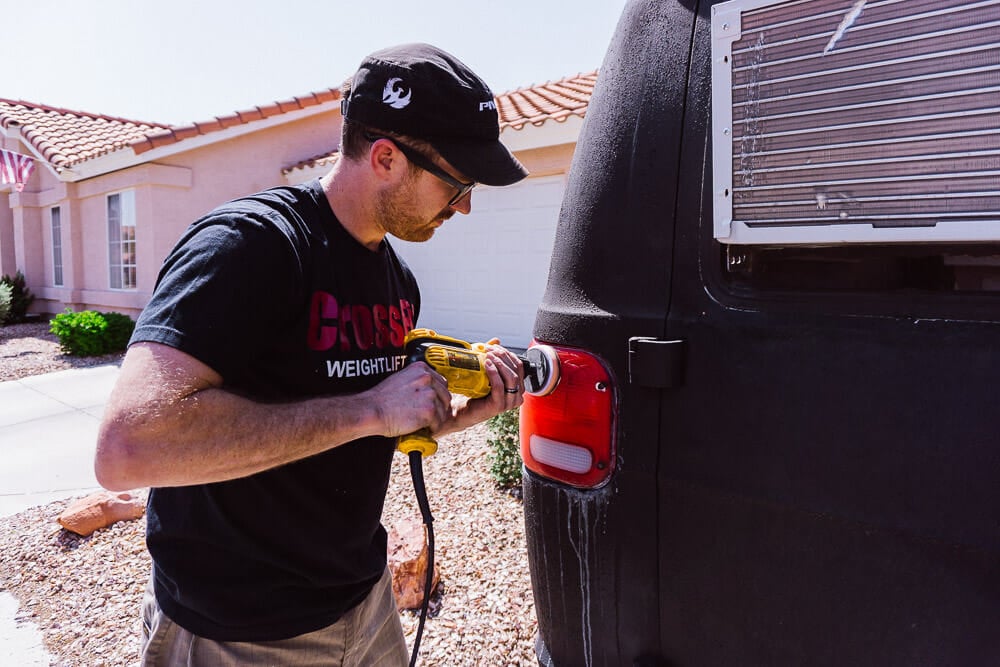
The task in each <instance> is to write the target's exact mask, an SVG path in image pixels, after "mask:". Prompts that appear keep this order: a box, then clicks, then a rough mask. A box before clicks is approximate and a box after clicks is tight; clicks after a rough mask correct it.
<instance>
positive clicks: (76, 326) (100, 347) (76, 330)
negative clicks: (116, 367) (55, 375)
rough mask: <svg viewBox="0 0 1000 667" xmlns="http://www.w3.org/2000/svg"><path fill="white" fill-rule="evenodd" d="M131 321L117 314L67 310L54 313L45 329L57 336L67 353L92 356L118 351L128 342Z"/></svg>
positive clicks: (133, 323)
mask: <svg viewBox="0 0 1000 667" xmlns="http://www.w3.org/2000/svg"><path fill="white" fill-rule="evenodd" d="M133 328H135V322H133V321H132V318H130V317H128V316H127V315H122V314H121V313H98V312H96V311H93V310H84V311H81V312H79V313H75V312H73V311H72V310H70V309H68V308H67V309H66V312H64V313H60V314H59V315H56V316H55V317H54V318H53V319H52V322H51V324H50V325H49V330H50V331H51V332H52V333H54V334H55V335H56V336H57V337H58V338H59V346H60V347H62V349H63V351H64V352H66V353H67V354H71V355H74V356H77V357H94V356H98V355H101V354H107V353H109V352H119V351H121V350H124V349H125V347H126V346H127V345H128V340H129V337H130V336H131V335H132V329H133Z"/></svg>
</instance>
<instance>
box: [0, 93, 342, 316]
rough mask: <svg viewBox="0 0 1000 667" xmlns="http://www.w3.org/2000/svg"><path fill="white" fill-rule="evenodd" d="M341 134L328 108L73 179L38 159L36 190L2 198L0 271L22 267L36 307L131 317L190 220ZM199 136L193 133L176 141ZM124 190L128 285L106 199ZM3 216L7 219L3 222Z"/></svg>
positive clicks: (272, 180)
mask: <svg viewBox="0 0 1000 667" xmlns="http://www.w3.org/2000/svg"><path fill="white" fill-rule="evenodd" d="M220 134H221V135H225V133H224V132H223V133H220ZM339 135H340V114H339V113H338V112H336V111H330V112H328V113H323V114H318V115H313V116H310V117H306V118H302V119H300V120H296V121H292V122H287V123H283V124H279V125H275V126H272V127H268V128H264V129H260V130H257V131H254V132H251V133H248V134H243V135H241V136H235V137H230V138H226V139H224V140H222V141H215V142H213V143H208V144H206V145H202V146H200V147H197V148H191V149H188V150H183V151H178V150H174V151H172V154H168V155H165V156H162V157H159V158H157V157H155V155H156V154H155V153H152V154H151V155H153V156H154V157H153V159H152V160H151V161H149V162H145V163H142V164H139V165H136V166H132V167H128V168H125V169H121V170H119V171H114V172H112V173H108V174H103V175H100V176H96V177H93V178H89V179H86V180H83V181H80V182H76V183H72V182H62V181H60V180H59V179H58V178H57V177H56V176H55V175H54V174H53V173H52V172H51V171H50V170H49V169H46V168H45V167H42V168H41V169H38V170H36V174H37V175H36V178H37V179H38V180H35V179H34V178H33V179H32V183H31V185H32V186H34V187H35V188H37V191H34V192H28V191H26V192H23V193H20V194H11V202H10V204H11V207H0V208H3V209H4V210H3V211H2V212H0V261H2V263H3V265H2V266H0V271H2V272H4V273H11V274H12V273H13V272H14V271H15V270H21V271H22V272H23V273H24V274H25V276H26V278H27V283H28V287H29V289H31V290H32V292H33V293H34V294H35V296H36V300H35V304H34V306H33V308H32V310H33V311H35V312H41V313H49V314H53V313H58V312H61V311H63V310H64V309H65V308H67V307H70V308H72V309H73V310H83V309H94V310H115V311H119V312H125V313H127V314H129V315H131V316H133V317H134V316H136V315H138V313H139V311H140V310H141V309H142V307H143V306H144V305H145V303H146V302H147V301H148V299H149V296H150V294H151V293H152V290H153V287H154V284H155V281H156V276H157V273H158V271H159V268H160V264H161V263H162V262H163V259H164V258H165V257H166V255H167V253H169V252H170V250H171V249H172V248H173V246H174V244H175V242H176V241H177V239H178V238H179V237H180V235H181V234H182V233H183V231H184V230H185V229H186V228H187V226H188V225H189V224H191V223H192V222H193V221H194V220H196V219H197V218H198V217H200V216H201V215H203V214H205V213H207V212H208V211H210V210H211V209H212V208H214V207H215V206H217V205H218V204H220V203H222V202H224V201H227V200H229V199H232V198H235V197H239V196H241V195H245V194H250V193H253V192H256V191H258V190H262V189H265V188H268V187H273V186H276V185H281V184H283V183H284V182H285V181H284V178H283V176H282V173H281V170H282V168H284V167H288V166H291V165H294V164H296V163H298V162H300V161H302V160H306V159H308V158H311V157H315V156H317V155H320V154H322V153H326V152H329V151H330V150H332V149H334V148H335V147H336V146H337V144H338V143H339ZM207 138H208V139H213V137H211V136H210V135H209V136H208V137H207ZM197 143H198V142H196V141H190V140H189V141H187V142H181V143H180V144H177V145H176V147H175V148H181V147H184V146H185V144H188V145H197ZM37 172H41V173H40V174H38V173H37ZM36 183H37V185H36ZM124 190H132V191H133V192H134V193H135V207H136V246H137V247H136V254H137V286H136V289H134V290H114V289H111V288H109V287H108V285H109V275H108V274H109V269H108V230H107V198H108V196H109V195H111V194H113V193H116V192H122V191H124ZM53 206H59V207H60V216H61V225H62V257H63V277H64V285H63V286H61V287H60V286H56V285H54V284H53V283H54V280H53V275H54V274H53V269H54V267H53V260H52V257H53V253H52V245H53V242H52V234H51V213H50V211H51V209H52V207H53ZM4 216H8V217H9V218H10V220H9V221H8V222H7V224H4ZM5 230H6V231H5ZM5 234H6V236H4V235H5ZM7 237H10V239H8V238H7ZM11 245H13V249H14V252H13V253H11V252H10V249H11ZM8 255H13V256H10V257H8ZM11 263H13V266H9V265H10V264H11Z"/></svg>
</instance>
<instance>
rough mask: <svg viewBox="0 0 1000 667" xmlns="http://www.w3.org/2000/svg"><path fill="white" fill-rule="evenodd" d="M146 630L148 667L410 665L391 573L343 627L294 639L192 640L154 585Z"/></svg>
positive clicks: (145, 611) (145, 606) (147, 599)
mask: <svg viewBox="0 0 1000 667" xmlns="http://www.w3.org/2000/svg"><path fill="white" fill-rule="evenodd" d="M142 625H143V628H142V665H143V667H178V666H181V665H183V666H186V667H237V666H239V667H242V666H243V665H268V666H272V665H273V666H274V667H300V666H306V665H315V666H316V667H319V666H322V667H349V666H354V665H357V666H358V667H362V666H363V667H368V666H370V665H386V666H389V667H396V666H397V665H406V664H407V663H408V662H409V655H408V654H407V649H406V640H405V639H404V638H403V628H402V626H401V625H400V622H399V613H398V612H397V611H396V602H395V600H394V599H393V597H392V579H391V576H390V575H389V571H388V569H387V570H386V571H385V574H383V575H382V578H381V579H379V581H378V583H377V584H375V587H374V588H372V592H371V593H369V594H368V597H367V598H365V599H364V601H363V602H361V604H359V605H358V606H357V607H355V608H354V609H352V610H350V611H349V612H347V613H346V614H345V615H344V616H343V617H342V618H341V619H340V620H339V621H337V622H336V623H334V624H333V625H330V626H327V627H325V628H322V629H321V630H317V631H315V632H309V633H306V634H304V635H299V636H298V637H292V638H291V639H283V640H279V641H268V642H217V641H213V640H211V639H205V638H203V637H199V636H197V635H193V634H191V633H190V632H188V631H187V630H185V629H184V628H182V627H180V626H179V625H177V624H176V623H174V622H173V621H171V620H170V619H169V618H167V616H166V615H165V614H164V613H163V611H162V610H161V609H160V607H159V605H157V604H156V598H155V597H154V595H153V586H152V582H150V585H149V586H148V587H147V589H146V594H145V596H144V597H143V601H142Z"/></svg>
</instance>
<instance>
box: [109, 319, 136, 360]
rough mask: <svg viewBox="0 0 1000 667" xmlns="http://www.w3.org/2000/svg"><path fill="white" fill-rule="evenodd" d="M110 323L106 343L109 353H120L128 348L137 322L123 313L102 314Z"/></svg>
mask: <svg viewBox="0 0 1000 667" xmlns="http://www.w3.org/2000/svg"><path fill="white" fill-rule="evenodd" d="M101 314H102V315H104V319H105V320H107V322H108V328H107V329H106V330H105V332H104V341H105V344H106V348H107V351H108V352H120V351H122V350H124V349H125V348H126V347H128V341H129V338H131V337H132V331H133V330H134V329H135V321H134V320H133V319H132V318H131V317H129V316H128V315H122V314H121V313H101Z"/></svg>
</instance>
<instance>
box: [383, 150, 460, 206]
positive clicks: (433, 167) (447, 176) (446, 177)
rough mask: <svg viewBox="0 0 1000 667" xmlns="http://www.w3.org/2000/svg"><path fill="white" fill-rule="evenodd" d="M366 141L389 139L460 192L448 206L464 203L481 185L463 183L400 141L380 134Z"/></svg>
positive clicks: (403, 152) (408, 158)
mask: <svg viewBox="0 0 1000 667" xmlns="http://www.w3.org/2000/svg"><path fill="white" fill-rule="evenodd" d="M365 139H367V140H368V141H371V142H375V141H378V140H379V139H388V140H389V141H391V142H392V145H393V146H395V147H396V148H398V149H399V150H400V152H401V153H402V154H403V155H405V156H406V159H407V160H409V161H410V162H412V163H413V164H415V165H417V166H418V167H420V168H421V169H423V170H424V171H426V172H430V173H431V174H433V175H434V176H437V177H438V178H439V179H441V180H442V181H444V182H445V183H447V184H448V185H450V186H451V187H453V188H455V189H456V190H458V194H456V195H455V196H454V197H452V198H451V199H450V200H448V206H454V205H455V204H457V203H458V202H460V201H462V199H464V198H465V196H466V195H467V194H469V193H470V192H472V188H474V187H476V186H477V185H479V184H478V183H476V182H475V181H473V182H472V183H463V182H462V181H460V180H458V179H456V178H453V177H452V176H451V175H450V174H449V173H448V172H446V171H445V170H444V169H442V168H441V167H439V166H437V165H436V164H434V163H433V162H432V161H431V159H430V158H428V157H427V156H426V155H424V154H423V153H421V152H419V151H418V150H417V149H415V148H411V147H410V146H407V145H406V144H404V143H400V142H399V141H396V140H395V139H392V138H391V137H386V136H383V135H380V134H366V135H365Z"/></svg>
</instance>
